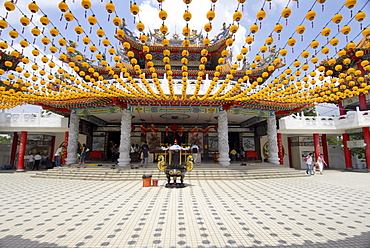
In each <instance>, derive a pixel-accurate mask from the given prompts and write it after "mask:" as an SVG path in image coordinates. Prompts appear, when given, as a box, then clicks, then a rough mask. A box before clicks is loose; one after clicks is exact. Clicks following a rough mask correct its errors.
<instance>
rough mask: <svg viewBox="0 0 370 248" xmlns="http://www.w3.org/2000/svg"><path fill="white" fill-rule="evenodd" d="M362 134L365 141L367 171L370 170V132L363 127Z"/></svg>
mask: <svg viewBox="0 0 370 248" xmlns="http://www.w3.org/2000/svg"><path fill="white" fill-rule="evenodd" d="M362 132H363V134H364V141H365V144H366V146H365V154H366V165H367V169H368V170H370V131H369V128H368V127H363V128H362Z"/></svg>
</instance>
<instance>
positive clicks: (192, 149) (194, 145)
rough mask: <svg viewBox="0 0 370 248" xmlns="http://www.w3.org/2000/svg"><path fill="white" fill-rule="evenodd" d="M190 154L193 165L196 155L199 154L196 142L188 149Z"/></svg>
mask: <svg viewBox="0 0 370 248" xmlns="http://www.w3.org/2000/svg"><path fill="white" fill-rule="evenodd" d="M190 150H191V152H192V153H193V161H194V164H195V163H196V162H197V159H198V154H199V146H198V145H197V143H196V142H194V143H193V145H192V146H191V147H190Z"/></svg>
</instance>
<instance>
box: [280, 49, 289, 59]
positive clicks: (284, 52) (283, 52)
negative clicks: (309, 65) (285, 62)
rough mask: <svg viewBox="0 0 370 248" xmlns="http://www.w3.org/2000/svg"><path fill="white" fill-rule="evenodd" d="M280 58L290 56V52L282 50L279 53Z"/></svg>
mask: <svg viewBox="0 0 370 248" xmlns="http://www.w3.org/2000/svg"><path fill="white" fill-rule="evenodd" d="M279 54H280V56H283V57H284V56H286V55H287V54H288V50H286V49H281V50H280V52H279Z"/></svg>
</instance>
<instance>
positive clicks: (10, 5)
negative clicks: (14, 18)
mask: <svg viewBox="0 0 370 248" xmlns="http://www.w3.org/2000/svg"><path fill="white" fill-rule="evenodd" d="M4 7H5V9H6V10H7V11H13V10H15V5H14V3H13V1H6V2H5V3H4Z"/></svg>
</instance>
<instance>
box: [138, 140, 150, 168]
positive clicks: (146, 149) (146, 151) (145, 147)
mask: <svg viewBox="0 0 370 248" xmlns="http://www.w3.org/2000/svg"><path fill="white" fill-rule="evenodd" d="M140 152H141V153H142V155H140V158H142V159H143V167H144V168H146V166H147V164H148V157H149V146H148V144H147V142H146V141H145V142H144V144H143V145H142V146H141V149H140Z"/></svg>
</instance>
